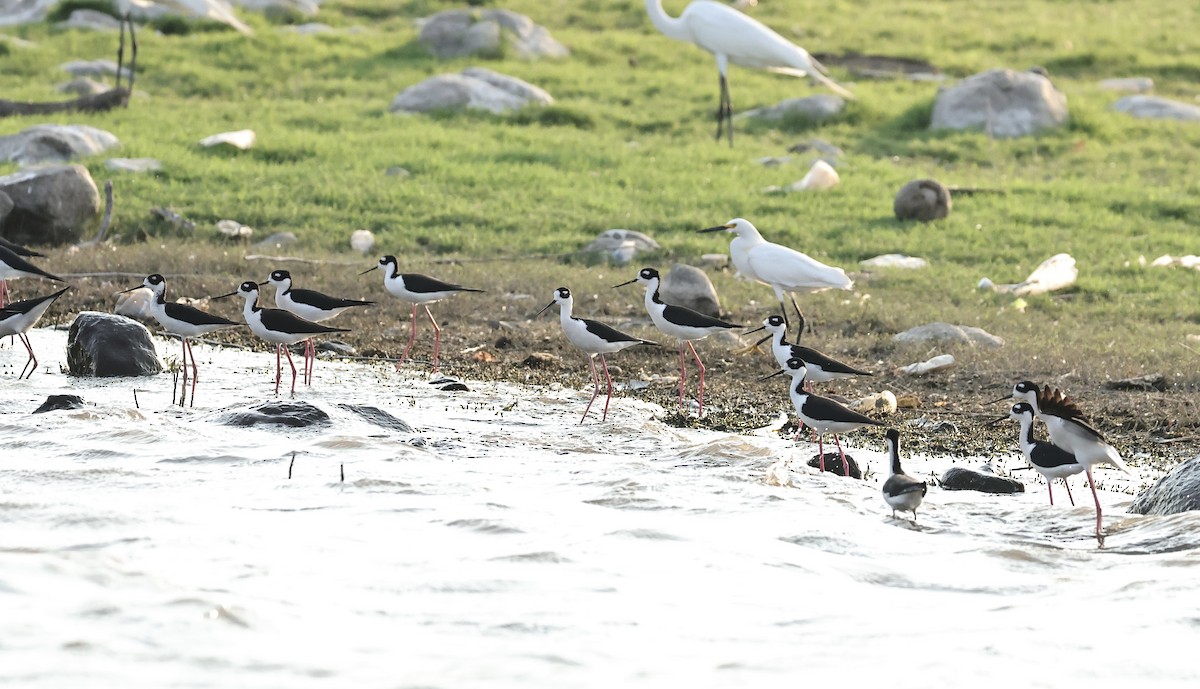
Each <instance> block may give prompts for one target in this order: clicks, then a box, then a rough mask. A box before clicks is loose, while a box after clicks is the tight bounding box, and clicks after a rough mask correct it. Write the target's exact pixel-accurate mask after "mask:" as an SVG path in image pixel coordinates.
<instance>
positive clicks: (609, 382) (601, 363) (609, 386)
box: [597, 354, 612, 423]
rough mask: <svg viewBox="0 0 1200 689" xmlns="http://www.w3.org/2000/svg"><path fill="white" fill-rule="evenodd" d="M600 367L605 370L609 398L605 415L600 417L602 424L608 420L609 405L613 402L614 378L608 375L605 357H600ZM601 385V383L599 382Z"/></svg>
mask: <svg viewBox="0 0 1200 689" xmlns="http://www.w3.org/2000/svg"><path fill="white" fill-rule="evenodd" d="M600 367H601V368H603V369H604V380H606V381H608V397H605V398H604V415H603V416H601V417H600V421H601V423H603V422H604V421H607V420H608V403H609V402H611V401H612V376H610V375H608V362H607V361H605V360H604V355H603V354H601V355H600ZM597 385H599V381H597Z"/></svg>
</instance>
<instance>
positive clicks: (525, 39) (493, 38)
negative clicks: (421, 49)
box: [417, 9, 571, 59]
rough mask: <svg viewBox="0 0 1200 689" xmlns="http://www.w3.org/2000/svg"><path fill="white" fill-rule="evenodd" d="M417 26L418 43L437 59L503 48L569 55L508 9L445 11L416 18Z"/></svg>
mask: <svg viewBox="0 0 1200 689" xmlns="http://www.w3.org/2000/svg"><path fill="white" fill-rule="evenodd" d="M417 29H418V30H419V31H420V41H421V43H422V44H424V45H425V47H426V48H428V49H429V51H430V52H431V53H433V54H434V55H435V56H437V57H440V58H449V57H461V56H464V55H498V54H499V53H500V52H501V50H502V49H504V48H505V47H507V48H508V49H510V50H512V51H513V52H514V53H515V54H516V55H517V56H518V57H521V58H525V59H536V58H541V57H549V58H563V57H567V56H568V55H570V54H571V52H570V51H569V50H567V48H566V46H564V45H563V44H561V43H559V42H558V41H556V40H554V38H553V37H552V36H551V35H550V32H549V31H547V30H546V29H545V28H543V27H541V26H538V25H537V24H535V23H534V22H533V20H532V19H530V18H529V17H526V16H525V15H523V14H517V13H516V12H510V11H509V10H501V9H489V10H483V11H482V12H480V11H476V10H447V11H445V12H439V13H437V14H435V15H432V16H429V17H425V18H423V19H418V20H417Z"/></svg>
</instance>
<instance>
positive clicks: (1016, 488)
mask: <svg viewBox="0 0 1200 689" xmlns="http://www.w3.org/2000/svg"><path fill="white" fill-rule="evenodd" d="M938 485H939V486H941V487H942V489H944V490H974V491H979V492H980V493H1024V492H1025V484H1024V483H1021V482H1020V481H1018V480H1016V479H1011V478H1008V477H1005V476H997V475H996V474H987V473H984V472H982V471H976V470H974V469H967V468H965V467H950V468H949V469H947V470H946V472H945V473H944V474H942V478H941V479H940V480H939V481H938Z"/></svg>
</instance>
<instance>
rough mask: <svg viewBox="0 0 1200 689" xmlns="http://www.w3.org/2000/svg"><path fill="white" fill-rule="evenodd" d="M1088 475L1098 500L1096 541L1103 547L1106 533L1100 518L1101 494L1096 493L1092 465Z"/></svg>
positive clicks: (1089, 482) (1094, 497)
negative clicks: (1101, 530) (1103, 532)
mask: <svg viewBox="0 0 1200 689" xmlns="http://www.w3.org/2000/svg"><path fill="white" fill-rule="evenodd" d="M1087 477H1088V485H1089V486H1091V487H1092V499H1093V500H1095V501H1096V542H1097V543H1099V544H1100V547H1101V548H1103V547H1104V534H1102V533H1100V520H1101V519H1102V517H1101V513H1100V496H1099V495H1096V481H1095V479H1093V478H1092V468H1091V467H1090V466H1089V467H1088V468H1087Z"/></svg>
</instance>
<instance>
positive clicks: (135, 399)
mask: <svg viewBox="0 0 1200 689" xmlns="http://www.w3.org/2000/svg"><path fill="white" fill-rule="evenodd" d="M133 408H134V409H141V408H142V405H140V404H138V400H137V388H134V389H133Z"/></svg>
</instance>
